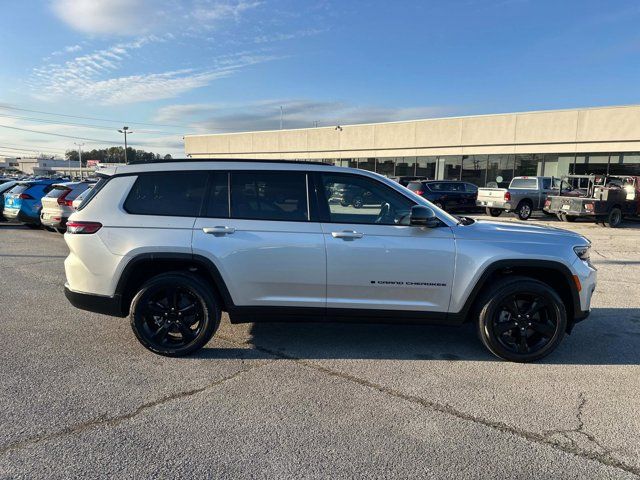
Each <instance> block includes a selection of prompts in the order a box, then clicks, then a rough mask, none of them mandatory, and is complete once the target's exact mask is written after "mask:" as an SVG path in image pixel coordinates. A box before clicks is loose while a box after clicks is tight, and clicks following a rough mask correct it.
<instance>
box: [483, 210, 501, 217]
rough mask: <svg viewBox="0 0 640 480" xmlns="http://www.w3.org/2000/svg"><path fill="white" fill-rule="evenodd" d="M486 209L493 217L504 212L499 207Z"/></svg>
mask: <svg viewBox="0 0 640 480" xmlns="http://www.w3.org/2000/svg"><path fill="white" fill-rule="evenodd" d="M485 211H486V212H487V215H491V216H492V217H499V216H500V215H501V214H502V210H500V209H499V208H486V209H485Z"/></svg>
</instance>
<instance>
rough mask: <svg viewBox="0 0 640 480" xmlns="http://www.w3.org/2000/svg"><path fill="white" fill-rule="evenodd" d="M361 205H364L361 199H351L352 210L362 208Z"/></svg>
mask: <svg viewBox="0 0 640 480" xmlns="http://www.w3.org/2000/svg"><path fill="white" fill-rule="evenodd" d="M363 205H364V202H363V201H362V198H360V197H356V198H354V199H353V206H354V208H362V206H363Z"/></svg>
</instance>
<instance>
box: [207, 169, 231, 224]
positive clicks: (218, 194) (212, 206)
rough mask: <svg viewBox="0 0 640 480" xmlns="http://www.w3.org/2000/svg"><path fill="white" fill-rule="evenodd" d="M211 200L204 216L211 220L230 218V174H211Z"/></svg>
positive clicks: (209, 199)
mask: <svg viewBox="0 0 640 480" xmlns="http://www.w3.org/2000/svg"><path fill="white" fill-rule="evenodd" d="M210 178H211V181H210V184H209V198H208V200H207V205H206V207H205V211H204V216H205V217H211V218H228V217H229V174H228V173H227V172H212V173H211V174H210Z"/></svg>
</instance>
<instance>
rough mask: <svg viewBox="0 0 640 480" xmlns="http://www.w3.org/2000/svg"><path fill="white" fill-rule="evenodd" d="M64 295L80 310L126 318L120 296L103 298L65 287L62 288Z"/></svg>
mask: <svg viewBox="0 0 640 480" xmlns="http://www.w3.org/2000/svg"><path fill="white" fill-rule="evenodd" d="M64 294H65V296H66V297H67V300H69V302H70V303H71V305H73V306H74V307H76V308H79V309H80V310H87V311H89V312H95V313H101V314H103V315H111V316H112V317H126V314H125V313H123V312H122V298H121V297H120V295H114V296H113V297H104V296H102V295H91V294H89V293H81V292H74V291H73V290H71V289H69V287H68V286H67V285H65V286H64Z"/></svg>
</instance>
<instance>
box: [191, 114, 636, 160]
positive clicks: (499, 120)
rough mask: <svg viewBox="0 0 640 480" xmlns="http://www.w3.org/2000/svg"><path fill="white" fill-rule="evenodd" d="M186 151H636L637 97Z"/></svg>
mask: <svg viewBox="0 0 640 480" xmlns="http://www.w3.org/2000/svg"><path fill="white" fill-rule="evenodd" d="M184 140H185V153H186V154H187V155H189V156H192V157H196V158H197V157H200V158H204V157H209V158H216V157H217V158H261V159H325V158H331V159H333V158H370V157H404V156H431V155H476V154H503V153H504V154H506V153H575V152H633V151H640V105H631V106H623V107H601V108H588V109H576V110H555V111H543V112H524V113H512V114H501V115H481V116H469V117H456V118H438V119H427V120H414V121H406V122H391V123H375V124H366V125H342V126H340V127H336V126H332V127H320V128H307V129H296V130H274V131H263V132H243V133H230V134H211V135H186V136H185V137H184Z"/></svg>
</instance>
